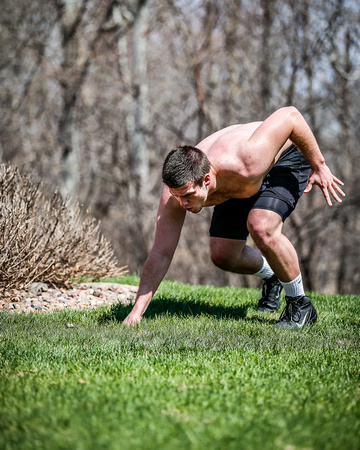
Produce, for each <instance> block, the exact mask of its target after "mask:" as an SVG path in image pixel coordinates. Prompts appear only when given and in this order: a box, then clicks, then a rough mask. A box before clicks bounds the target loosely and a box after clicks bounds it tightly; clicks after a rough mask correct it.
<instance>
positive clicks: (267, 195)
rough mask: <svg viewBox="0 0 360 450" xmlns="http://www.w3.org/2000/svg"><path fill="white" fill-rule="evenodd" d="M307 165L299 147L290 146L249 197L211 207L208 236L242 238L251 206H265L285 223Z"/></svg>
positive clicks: (299, 192)
mask: <svg viewBox="0 0 360 450" xmlns="http://www.w3.org/2000/svg"><path fill="white" fill-rule="evenodd" d="M309 175H310V166H309V163H308V162H307V161H306V159H305V158H304V157H303V155H302V154H301V152H300V150H299V149H298V148H297V147H295V145H293V144H292V145H291V146H290V147H288V148H287V149H286V150H285V151H284V153H283V154H282V155H281V156H280V158H279V160H278V161H277V163H276V164H275V165H274V167H273V168H272V169H271V170H270V172H269V173H268V174H267V175H266V177H265V178H264V181H263V184H262V186H261V188H260V191H259V192H258V193H257V194H256V195H254V196H253V197H250V198H232V199H230V200H227V201H226V202H224V203H220V204H219V205H216V206H215V207H214V212H213V216H212V220H211V225H210V236H212V237H222V238H228V239H240V240H245V239H246V238H247V237H248V235H249V232H248V229H247V218H248V215H249V212H250V211H251V210H252V209H267V210H270V211H274V212H276V213H277V214H279V215H280V216H281V218H282V221H283V222H284V221H285V219H286V218H287V217H288V216H289V215H290V214H291V213H292V211H293V210H294V209H295V206H296V204H297V202H298V200H299V198H300V197H301V195H302V194H303V192H304V190H305V188H306V186H307V183H308V180H309Z"/></svg>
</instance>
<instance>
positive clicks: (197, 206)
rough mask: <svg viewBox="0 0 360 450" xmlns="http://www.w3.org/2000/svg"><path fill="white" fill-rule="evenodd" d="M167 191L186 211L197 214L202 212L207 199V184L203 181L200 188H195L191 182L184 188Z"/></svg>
mask: <svg viewBox="0 0 360 450" xmlns="http://www.w3.org/2000/svg"><path fill="white" fill-rule="evenodd" d="M169 191H170V194H171V195H172V196H173V197H175V198H176V200H177V201H178V202H179V203H180V205H181V206H182V207H183V208H184V209H186V211H189V212H191V213H194V214H197V213H198V212H200V211H201V210H202V208H203V207H204V203H205V201H206V199H207V196H208V183H207V182H206V180H204V181H203V183H202V185H201V186H196V185H195V184H194V183H193V182H192V181H191V182H190V183H189V184H188V185H186V186H183V187H181V188H176V189H169Z"/></svg>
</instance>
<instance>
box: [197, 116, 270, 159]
mask: <svg viewBox="0 0 360 450" xmlns="http://www.w3.org/2000/svg"><path fill="white" fill-rule="evenodd" d="M261 123H262V122H251V123H246V124H235V125H230V126H229V127H226V128H223V129H221V130H219V131H216V132H215V133H212V134H210V135H209V136H208V137H206V138H205V139H203V140H202V141H201V142H199V144H198V145H197V146H196V147H197V148H199V149H200V150H202V151H203V152H204V153H206V154H208V156H209V154H210V153H212V152H213V151H214V150H215V151H216V150H217V149H218V148H223V149H224V147H225V146H226V148H228V149H229V148H233V147H234V146H235V147H236V146H237V145H239V144H240V143H241V142H243V141H244V140H247V139H249V138H250V137H251V135H252V134H253V133H254V131H255V130H256V129H257V128H258V127H259V126H260V124H261Z"/></svg>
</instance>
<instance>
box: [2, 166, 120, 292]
mask: <svg viewBox="0 0 360 450" xmlns="http://www.w3.org/2000/svg"><path fill="white" fill-rule="evenodd" d="M124 273H125V270H124V267H121V268H120V267H118V263H117V261H116V260H115V258H114V256H113V250H112V248H111V246H110V243H109V242H108V241H107V240H106V239H105V238H104V237H103V236H102V235H101V234H100V231H99V223H97V222H96V221H95V220H94V219H93V218H92V217H91V216H90V215H89V212H87V213H86V214H83V212H82V210H81V208H80V207H79V206H78V205H76V206H71V207H70V205H69V202H68V201H63V200H62V199H61V197H60V195H59V194H58V193H57V192H55V193H54V194H53V195H52V197H47V196H46V195H45V192H44V189H43V186H42V185H41V183H34V182H33V181H32V180H31V179H30V177H29V176H26V175H24V174H22V173H21V172H20V171H19V170H18V169H17V168H16V167H15V166H11V165H5V164H2V165H1V166H0V289H3V290H4V289H6V290H9V289H13V288H17V289H20V288H26V287H28V286H29V285H30V284H31V283H32V282H34V281H42V282H45V283H46V282H48V283H51V284H53V285H60V284H63V283H64V282H66V281H69V280H70V279H72V278H73V277H80V276H86V277H90V278H93V279H99V278H103V277H105V276H106V277H110V276H120V275H122V274H124Z"/></svg>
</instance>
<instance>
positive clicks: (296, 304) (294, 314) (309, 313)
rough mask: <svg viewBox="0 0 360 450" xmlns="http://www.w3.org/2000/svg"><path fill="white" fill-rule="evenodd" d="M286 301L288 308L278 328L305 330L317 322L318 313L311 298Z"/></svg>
mask: <svg viewBox="0 0 360 450" xmlns="http://www.w3.org/2000/svg"><path fill="white" fill-rule="evenodd" d="M285 300H286V306H285V309H284V311H283V312H282V313H281V316H280V319H279V321H278V323H277V324H275V327H276V328H303V327H304V326H305V325H308V324H312V323H315V322H316V320H317V312H316V309H315V308H314V305H313V304H312V303H311V300H310V299H309V297H307V296H306V295H303V296H301V297H285Z"/></svg>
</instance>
